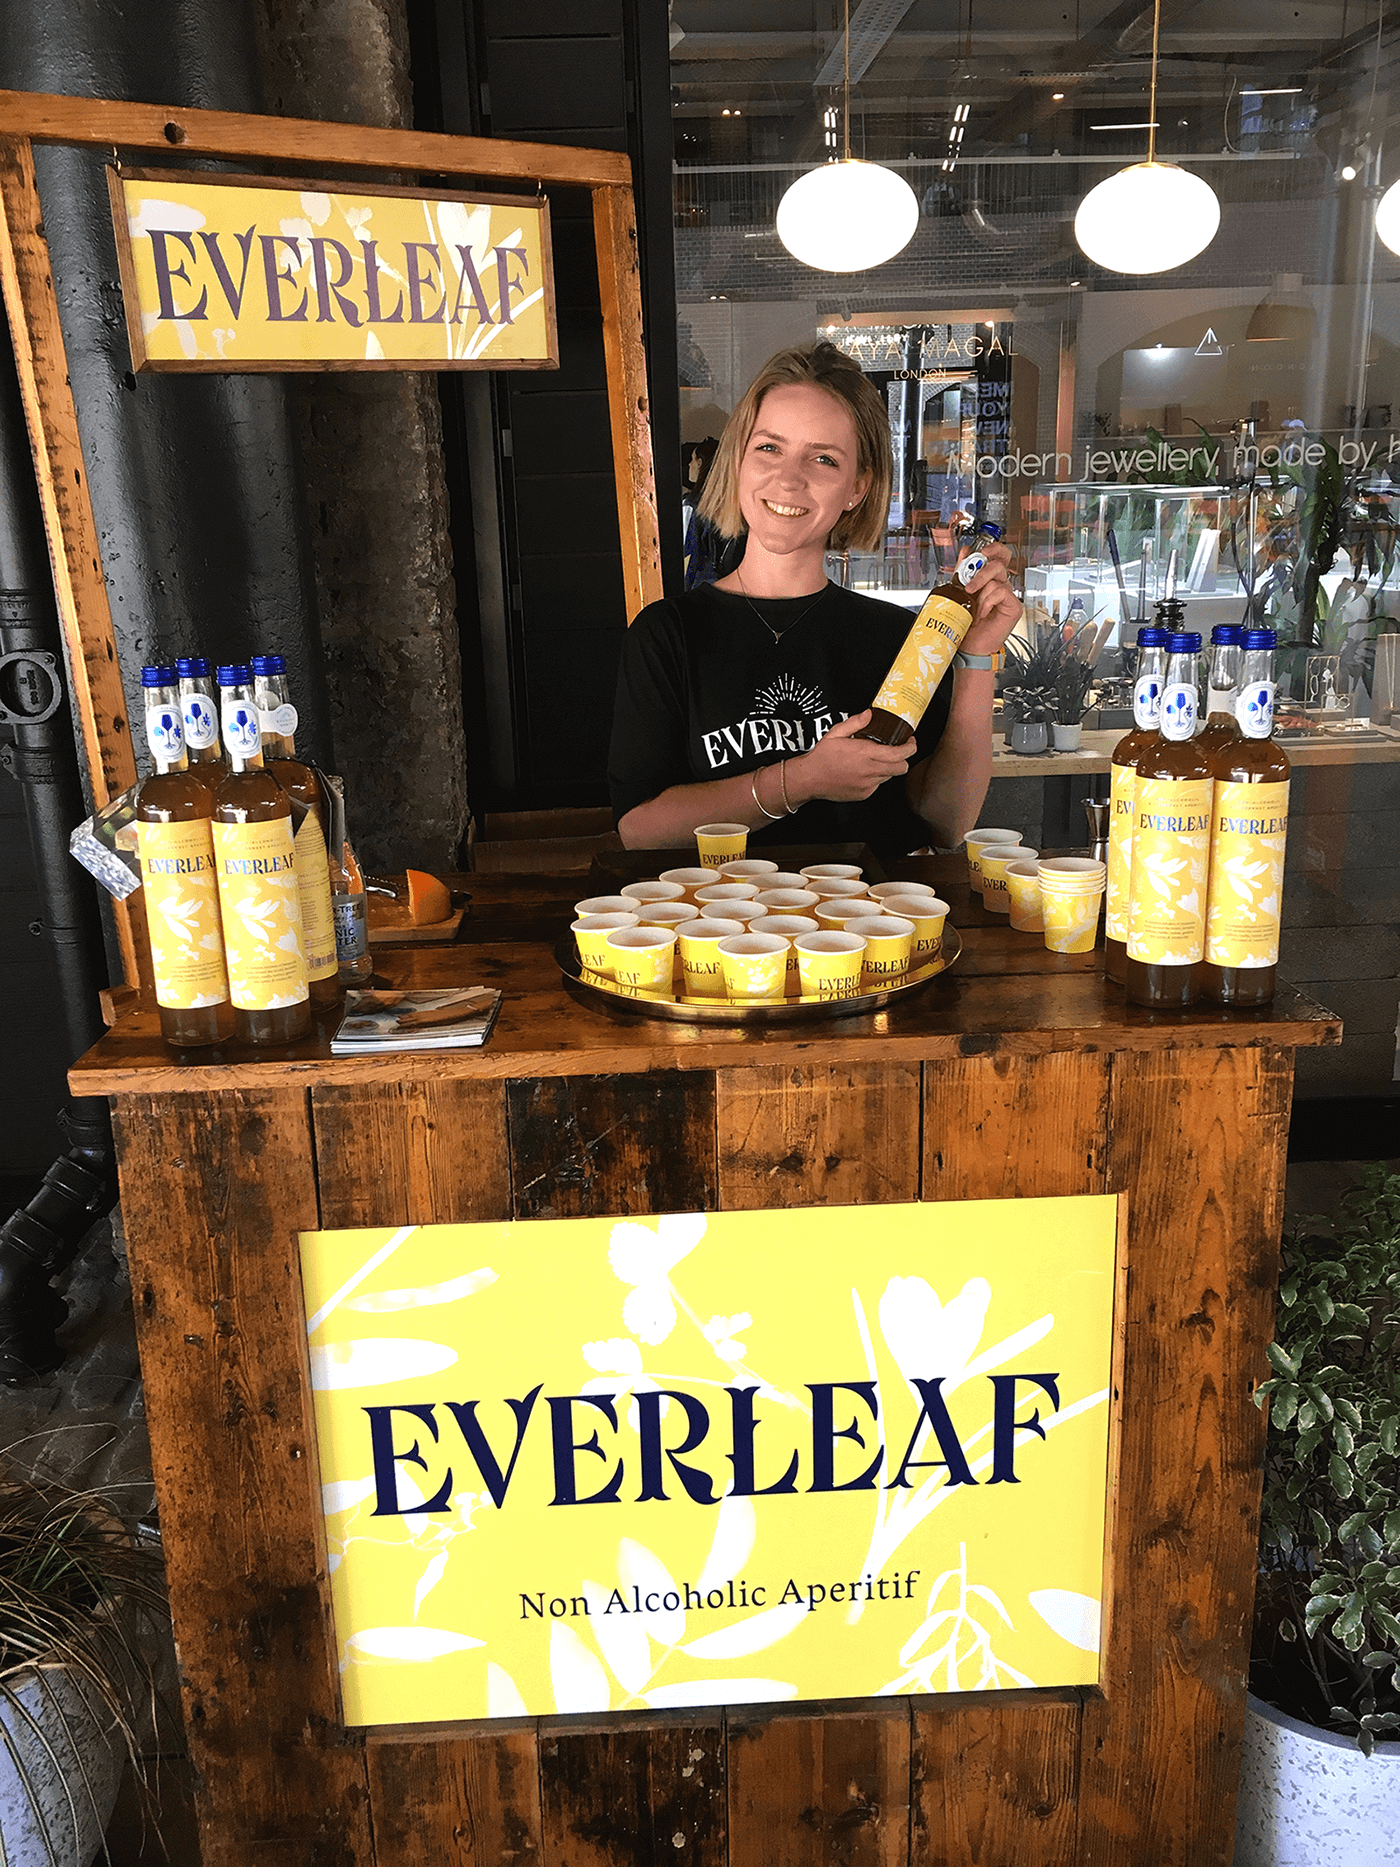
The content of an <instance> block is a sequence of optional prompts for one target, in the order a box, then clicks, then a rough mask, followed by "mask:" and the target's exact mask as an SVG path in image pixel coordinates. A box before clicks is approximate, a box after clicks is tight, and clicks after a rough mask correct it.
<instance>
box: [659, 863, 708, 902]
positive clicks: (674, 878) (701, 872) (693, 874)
mask: <svg viewBox="0 0 1400 1867" xmlns="http://www.w3.org/2000/svg"><path fill="white" fill-rule="evenodd" d="M657 879H658V881H663V882H674V883H675V884H676V886H677V887H678V888H679V889H681V890H682V891H683V893H682V898H683V899H684V900H686V901H693V900H694V899H695V891H696V889H697V888H708V887H709V886H710V884H711V882H713V880H714V879H715V872H714V870H713V869H663V870H662V871H661V874H660V875H659V876H658V877H657Z"/></svg>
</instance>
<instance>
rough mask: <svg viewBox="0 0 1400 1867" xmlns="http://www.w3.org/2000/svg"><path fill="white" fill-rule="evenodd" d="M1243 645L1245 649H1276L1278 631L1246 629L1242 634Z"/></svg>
mask: <svg viewBox="0 0 1400 1867" xmlns="http://www.w3.org/2000/svg"><path fill="white" fill-rule="evenodd" d="M1244 645H1245V647H1246V648H1247V649H1249V648H1269V649H1273V648H1277V647H1278V631H1277V629H1246V630H1245V632H1244Z"/></svg>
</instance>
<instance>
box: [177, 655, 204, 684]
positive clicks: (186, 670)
mask: <svg viewBox="0 0 1400 1867" xmlns="http://www.w3.org/2000/svg"><path fill="white" fill-rule="evenodd" d="M175 672H176V673H177V674H178V675H179V677H180V679H181V680H182V681H207V680H208V678H209V663H208V661H207V660H206V659H205V657H204V656H203V655H182V656H181V657H180V659H179V660H178V661H177V662H176V663H175Z"/></svg>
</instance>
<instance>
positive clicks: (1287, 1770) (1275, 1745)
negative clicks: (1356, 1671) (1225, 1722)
mask: <svg viewBox="0 0 1400 1867" xmlns="http://www.w3.org/2000/svg"><path fill="white" fill-rule="evenodd" d="M1398 1814H1400V1743H1389V1744H1377V1745H1376V1748H1375V1753H1374V1755H1372V1756H1370V1757H1363V1756H1362V1754H1361V1752H1360V1751H1359V1750H1358V1749H1357V1748H1356V1742H1355V1739H1354V1738H1350V1737H1339V1736H1338V1735H1337V1734H1336V1733H1335V1732H1332V1731H1319V1730H1318V1729H1317V1727H1316V1726H1315V1725H1311V1724H1303V1723H1301V1722H1300V1720H1298V1719H1297V1718H1290V1717H1289V1716H1288V1714H1287V1712H1282V1711H1275V1710H1274V1708H1273V1706H1272V1705H1266V1704H1265V1703H1264V1702H1263V1700H1262V1699H1257V1698H1255V1697H1254V1695H1253V1694H1252V1693H1251V1694H1250V1696H1249V1702H1248V1708H1247V1710H1246V1712H1245V1726H1244V1756H1243V1759H1242V1762H1241V1767H1240V1797H1239V1803H1238V1807H1237V1813H1236V1819H1235V1867H1392V1864H1393V1863H1394V1861H1395V1859H1396V1839H1395V1831H1396V1825H1397V1817H1398Z"/></svg>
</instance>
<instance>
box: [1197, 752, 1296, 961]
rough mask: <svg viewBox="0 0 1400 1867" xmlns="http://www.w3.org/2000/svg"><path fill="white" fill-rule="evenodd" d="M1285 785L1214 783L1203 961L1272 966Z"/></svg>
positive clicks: (1275, 958) (1275, 951)
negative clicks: (1207, 906)
mask: <svg viewBox="0 0 1400 1867" xmlns="http://www.w3.org/2000/svg"><path fill="white" fill-rule="evenodd" d="M1287 839H1288V785H1287V783H1286V782H1285V783H1282V784H1229V783H1217V784H1216V787H1215V802H1214V808H1213V811H1212V822H1211V851H1210V906H1209V910H1208V913H1207V918H1206V947H1205V957H1206V959H1207V960H1208V961H1209V962H1210V964H1211V965H1212V966H1232V967H1233V966H1246V967H1260V966H1274V965H1277V964H1278V948H1279V911H1280V906H1281V902H1282V898H1283V856H1284V844H1285V843H1286V841H1287Z"/></svg>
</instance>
